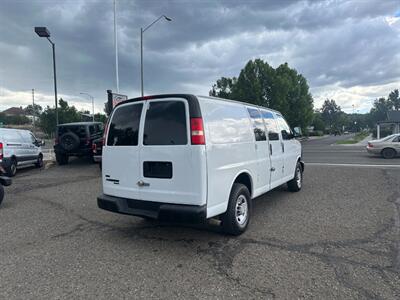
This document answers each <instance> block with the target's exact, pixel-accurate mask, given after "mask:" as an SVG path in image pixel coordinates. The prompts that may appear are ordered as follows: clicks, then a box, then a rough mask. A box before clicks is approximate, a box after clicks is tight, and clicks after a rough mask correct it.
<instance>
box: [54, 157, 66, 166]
mask: <svg viewBox="0 0 400 300" xmlns="http://www.w3.org/2000/svg"><path fill="white" fill-rule="evenodd" d="M56 161H57V163H58V164H59V165H60V166H62V165H66V164H68V156H67V155H64V154H56Z"/></svg>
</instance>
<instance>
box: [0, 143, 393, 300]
mask: <svg viewBox="0 0 400 300" xmlns="http://www.w3.org/2000/svg"><path fill="white" fill-rule="evenodd" d="M331 139H332V138H331ZM304 147H305V159H306V161H309V162H311V161H318V160H319V159H322V157H323V155H325V154H319V155H318V154H315V155H313V154H312V153H318V151H317V152H315V149H321V150H325V151H328V150H331V146H330V141H329V139H328V140H320V141H310V142H306V143H305V144H304ZM346 149H347V148H346ZM313 151H314V152H313ZM324 153H325V152H324ZM352 153H353V152H343V153H341V154H337V155H327V156H325V157H326V159H327V158H328V156H331V157H332V158H330V159H331V161H333V162H343V161H354V160H355V159H356V157H357V155H356V154H352ZM347 156H351V157H352V158H349V159H348V158H347ZM334 157H336V159H334ZM364 159H365V158H360V161H361V162H364ZM379 163H380V162H379ZM100 176H101V175H100V171H99V169H98V167H97V166H96V165H93V164H90V162H88V161H84V160H74V161H72V163H71V164H70V165H67V166H63V167H58V166H50V167H48V168H47V169H46V170H37V169H24V170H21V172H20V173H19V175H17V177H16V178H15V179H14V184H13V186H11V187H9V188H7V190H6V193H7V194H6V199H5V201H4V202H3V205H2V207H1V208H0V236H1V243H0V270H1V272H0V299H35V298H40V299H54V298H57V299H60V298H84V299H119V298H143V299H155V298H163V299H167V298H169V299H170V298H173V299H196V298H201V299H215V298H218V299H228V298H233V297H235V298H239V299H260V298H264V299H298V298H317V299H354V298H357V299H399V298H400V236H399V235H400V187H399V184H398V183H399V182H400V169H397V168H392V167H379V168H368V169H367V170H366V168H365V167H357V166H354V167H343V166H325V165H312V164H311V165H308V166H307V167H306V173H305V179H304V186H303V189H302V191H300V192H299V193H289V192H288V191H287V190H286V188H285V187H281V188H277V189H275V190H274V191H272V192H270V193H268V194H266V195H264V196H262V197H260V198H258V199H255V201H254V210H253V219H252V222H251V224H250V227H249V229H248V231H247V232H246V233H245V234H243V235H241V236H239V237H231V236H226V235H223V234H222V233H220V231H219V227H217V226H215V225H203V226H190V225H185V226H184V225H176V224H169V223H159V222H156V221H154V222H150V221H145V220H143V219H140V218H136V217H131V216H124V215H116V214H112V213H109V212H106V211H102V210H100V209H98V208H97V206H96V201H95V198H96V195H97V194H98V193H100V191H101V183H100Z"/></svg>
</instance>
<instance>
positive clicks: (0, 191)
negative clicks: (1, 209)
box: [0, 185, 4, 204]
mask: <svg viewBox="0 0 400 300" xmlns="http://www.w3.org/2000/svg"><path fill="white" fill-rule="evenodd" d="M3 198H4V188H3V186H2V185H0V204H1V202H3Z"/></svg>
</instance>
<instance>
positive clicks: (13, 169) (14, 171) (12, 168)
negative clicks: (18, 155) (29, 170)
mask: <svg viewBox="0 0 400 300" xmlns="http://www.w3.org/2000/svg"><path fill="white" fill-rule="evenodd" d="M6 173H7V176H9V177H14V176H15V174H17V160H16V159H15V158H12V159H11V164H10V166H9V167H8V168H7V169H6Z"/></svg>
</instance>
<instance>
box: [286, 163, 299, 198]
mask: <svg viewBox="0 0 400 300" xmlns="http://www.w3.org/2000/svg"><path fill="white" fill-rule="evenodd" d="M302 185H303V168H302V167H301V164H300V162H297V164H296V169H295V171H294V178H293V179H292V180H290V181H288V183H287V186H288V189H289V191H291V192H298V191H300V190H301V187H302Z"/></svg>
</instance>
